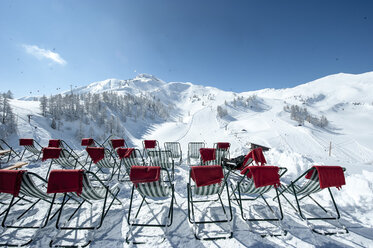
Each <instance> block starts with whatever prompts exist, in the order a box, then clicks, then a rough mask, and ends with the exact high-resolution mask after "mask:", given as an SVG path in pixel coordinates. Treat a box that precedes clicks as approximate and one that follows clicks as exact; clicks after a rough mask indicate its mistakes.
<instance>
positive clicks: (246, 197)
mask: <svg viewBox="0 0 373 248" xmlns="http://www.w3.org/2000/svg"><path fill="white" fill-rule="evenodd" d="M253 167H256V168H259V169H261V168H263V169H266V168H271V167H272V168H273V167H274V166H268V165H266V166H253ZM249 168H250V167H246V169H244V170H243V171H242V173H243V174H242V175H240V176H238V177H236V178H231V182H232V184H231V188H232V195H233V196H234V198H235V200H236V201H237V204H238V206H239V207H240V211H241V217H242V219H243V220H244V221H246V222H250V221H279V224H280V228H281V227H282V224H281V221H282V219H283V218H284V215H283V212H282V206H281V202H280V201H278V207H279V213H280V214H278V213H275V211H274V210H273V209H272V207H271V206H270V205H269V204H268V201H267V200H266V199H265V197H264V196H265V195H264V194H265V193H267V192H269V191H270V190H272V189H275V191H276V195H277V196H278V195H279V193H278V189H277V187H278V186H279V185H276V186H274V185H267V186H260V187H256V185H255V182H254V180H253V178H248V177H247V174H248V173H250V170H249ZM277 168H278V178H281V177H282V176H283V175H284V174H285V173H286V172H287V169H286V168H284V167H277ZM259 173H262V176H261V175H260V174H259V175H258V176H259V177H261V178H265V177H264V176H263V172H260V171H259ZM264 173H265V171H264ZM236 192H237V193H238V197H237V195H236ZM259 198H261V199H262V200H263V201H264V203H265V204H266V206H267V207H268V209H269V210H270V211H271V213H273V215H274V216H275V217H273V218H249V217H247V215H246V213H245V212H247V211H245V210H247V207H245V206H244V203H245V202H248V201H251V202H253V201H256V200H258V199H259ZM281 229H282V228H281ZM259 234H260V235H261V236H262V237H265V236H267V235H269V236H284V235H286V234H287V231H285V230H281V232H280V233H270V232H268V231H267V232H266V233H259Z"/></svg>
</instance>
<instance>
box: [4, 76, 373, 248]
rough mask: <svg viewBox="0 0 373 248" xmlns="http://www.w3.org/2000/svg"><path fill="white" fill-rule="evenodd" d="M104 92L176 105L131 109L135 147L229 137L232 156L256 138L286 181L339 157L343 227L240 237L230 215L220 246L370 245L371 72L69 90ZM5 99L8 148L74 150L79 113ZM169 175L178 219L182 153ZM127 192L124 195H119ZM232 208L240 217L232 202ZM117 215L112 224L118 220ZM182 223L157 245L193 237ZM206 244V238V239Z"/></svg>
mask: <svg viewBox="0 0 373 248" xmlns="http://www.w3.org/2000/svg"><path fill="white" fill-rule="evenodd" d="M103 92H111V93H113V92H115V93H117V94H133V95H137V96H140V95H141V96H145V97H149V98H154V99H155V100H157V101H160V102H162V103H164V104H165V105H172V106H174V107H173V108H172V109H170V111H171V113H170V118H168V119H166V120H164V121H159V120H158V121H153V120H152V119H149V118H146V119H143V120H137V121H135V120H133V119H131V118H129V119H127V121H126V122H125V123H122V128H123V130H125V131H124V133H125V136H126V139H128V141H129V143H130V144H132V145H134V146H138V147H142V143H141V142H142V140H144V139H156V140H158V141H159V142H161V143H163V142H166V141H178V142H180V143H181V146H182V150H183V155H184V158H186V154H187V147H188V142H191V141H204V142H206V144H207V147H211V146H212V145H213V143H215V142H219V141H226V142H230V143H231V157H235V156H238V155H241V154H245V153H247V152H248V150H249V147H250V143H257V144H262V145H264V146H268V147H271V150H270V151H268V152H267V153H266V154H265V156H266V158H267V161H268V162H269V163H270V164H274V165H278V166H283V167H286V168H288V172H287V174H286V175H285V177H284V178H283V180H284V182H290V180H292V179H294V178H295V177H296V176H298V175H300V174H301V173H302V172H303V171H305V170H306V169H307V168H309V167H310V166H311V165H313V164H328V165H341V166H343V167H345V168H346V169H347V171H346V175H347V177H346V183H347V184H346V186H344V187H343V188H342V190H341V191H337V192H336V193H335V195H336V199H337V201H338V204H339V205H340V206H341V212H342V213H341V214H342V220H341V222H343V224H345V225H346V226H347V227H348V228H350V234H348V235H344V236H339V237H335V238H326V237H321V238H320V237H319V236H317V237H314V236H311V238H309V236H310V235H311V234H310V233H308V232H306V233H302V232H304V230H303V231H299V230H298V231H297V230H292V232H293V233H292V234H290V237H289V236H288V237H287V238H285V239H277V238H270V239H268V240H263V239H261V238H259V239H258V238H257V237H256V236H255V235H250V237H249V238H248V237H247V232H245V231H240V230H247V228H246V229H245V228H244V225H245V223H236V225H237V226H238V227H237V229H239V230H238V231H237V233H238V234H237V236H236V238H234V239H232V240H227V241H218V242H217V245H218V246H226V245H234V246H237V247H243V246H253V245H263V246H284V247H287V246H290V245H292V246H297V247H298V246H304V245H306V246H326V245H328V244H330V242H332V243H334V244H335V245H337V246H343V247H345V246H355V245H357V244H359V245H361V246H363V247H368V246H370V247H372V246H373V235H372V232H371V231H372V228H373V210H372V209H373V184H372V182H373V131H372V130H373V129H372V128H371V127H372V125H373V94H372V92H373V72H368V73H364V74H359V75H352V74H343V73H340V74H336V75H331V76H327V77H324V78H321V79H318V80H315V81H312V82H309V83H306V84H303V85H299V86H297V87H294V88H287V89H262V90H258V91H251V92H242V93H234V92H226V91H223V90H220V89H217V88H214V87H205V86H201V85H194V84H192V83H183V82H164V81H162V80H160V79H158V78H156V77H155V76H151V75H146V74H140V75H138V76H137V77H136V78H134V79H129V80H117V79H108V80H104V81H101V82H94V83H92V84H89V85H88V86H85V87H80V88H78V89H74V91H73V93H74V94H84V93H92V94H99V93H103ZM69 93H70V92H66V94H69ZM11 104H12V108H13V111H14V112H15V113H16V114H17V116H18V120H17V123H18V129H17V133H16V134H15V135H13V136H11V137H10V138H9V140H10V143H12V144H13V145H14V146H15V147H18V144H17V139H18V138H19V137H27V138H34V139H36V140H38V141H39V142H40V143H41V144H42V145H46V144H47V142H48V139H51V138H62V139H64V140H65V141H67V142H68V143H70V144H71V145H72V146H73V147H74V148H76V149H81V147H80V144H79V141H78V140H77V139H76V138H75V134H76V130H77V129H78V128H79V125H78V124H77V122H71V123H68V122H66V123H65V124H64V128H63V129H61V130H55V129H52V128H51V127H50V120H48V119H47V118H45V117H43V116H41V114H40V112H41V111H40V108H39V102H35V101H23V100H12V101H11ZM295 106H297V107H295ZM291 108H299V110H300V112H299V113H298V116H296V117H297V118H298V117H299V118H303V117H304V120H303V121H302V120H299V119H294V118H293V119H292V118H291V115H292V113H291ZM305 109H306V110H305ZM115 113H116V112H112V113H111V114H115ZM29 114H32V119H31V122H30V123H28V121H27V115H29ZM322 117H325V118H326V119H327V125H321V124H320V125H318V124H317V123H320V120H321V118H322ZM311 119H312V120H313V121H311ZM80 128H81V127H80ZM83 128H84V127H83ZM94 128H95V129H97V130H99V129H100V128H99V127H94ZM86 135H88V133H87V134H86ZM176 180H179V182H180V183H178V184H177V185H176V191H177V192H178V194H179V195H178V196H177V201H178V204H179V206H180V208H181V209H182V210H181V212H179V215H180V216H179V217H177V218H176V220H177V221H176V222H179V224H180V223H182V222H181V220H180V221H178V218H180V219H181V218H184V217H185V216H184V215H183V211H186V210H185V209H184V208H185V207H186V206H187V205H186V199H185V195H186V192H185V185H186V182H187V180H188V165H186V161H184V163H183V165H182V166H181V167H180V168H179V169H178V170H177V176H176ZM127 191H128V189H127ZM127 193H128V192H126V193H123V194H125V195H126V196H127V195H128V194H127ZM320 200H321V201H322V202H326V203H328V202H329V201H330V200H329V198H328V196H327V195H326V194H324V195H322V196H320ZM285 208H286V209H285V210H286V211H288V212H289V213H291V214H290V217H289V216H288V217H285V223H286V225H288V226H290V228H292V224H294V222H299V219H298V217H297V215H296V214H294V213H293V211H292V210H291V208H289V207H288V206H287V207H285ZM236 210H237V212H236V215H237V216H236V218H237V219H239V209H238V208H237V209H236ZM181 215H182V216H181ZM112 219H113V220H114V218H112ZM115 223H117V225H119V224H118V221H115ZM123 223H124V222H123ZM120 225H122V224H120ZM125 225H126V224H123V226H124V227H123V228H125ZM180 225H181V226H183V228H180V227H175V229H173V231H172V232H174V234H175V237H177V238H175V240H174V239H173V241H172V242H169V243H167V244H165V243H164V244H163V245H165V246H187V245H188V244H190V245H192V246H196V245H201V244H197V243H198V242H194V240H192V241H190V240H189V239H188V240H187V239H186V238H183V237H184V236H185V235H183V234H182V232H183V229H184V227H185V226H186V227H187V226H188V225H187V224H180ZM113 235H114V236H115V232H114V234H111V236H113ZM109 236H110V235H109ZM103 239H104V238H103ZM113 239H114V240H115V239H116V238H115V237H114V238H113ZM119 239H120V237H119ZM191 239H193V238H192V236H191ZM251 239H252V240H251ZM113 243H115V242H114V241H113ZM97 244H99V242H98V243H97ZM204 245H205V244H204ZM206 245H207V246H213V244H212V243H206Z"/></svg>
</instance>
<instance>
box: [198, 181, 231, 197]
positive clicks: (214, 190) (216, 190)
mask: <svg viewBox="0 0 373 248" xmlns="http://www.w3.org/2000/svg"><path fill="white" fill-rule="evenodd" d="M191 188H192V190H193V193H194V194H196V195H205V196H207V195H215V194H221V192H222V191H223V189H224V184H223V183H221V184H219V183H216V184H212V185H208V186H201V187H196V186H192V187H191Z"/></svg>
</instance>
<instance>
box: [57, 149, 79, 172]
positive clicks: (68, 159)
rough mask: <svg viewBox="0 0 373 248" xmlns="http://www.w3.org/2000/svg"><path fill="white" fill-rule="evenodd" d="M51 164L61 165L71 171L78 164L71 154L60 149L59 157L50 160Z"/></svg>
mask: <svg viewBox="0 0 373 248" xmlns="http://www.w3.org/2000/svg"><path fill="white" fill-rule="evenodd" d="M52 161H53V163H55V164H58V165H61V166H62V167H64V168H66V169H73V168H75V167H76V164H77V163H78V158H77V157H75V156H74V155H73V154H72V153H70V152H68V151H67V150H66V149H64V148H62V150H61V153H60V157H59V158H55V159H52Z"/></svg>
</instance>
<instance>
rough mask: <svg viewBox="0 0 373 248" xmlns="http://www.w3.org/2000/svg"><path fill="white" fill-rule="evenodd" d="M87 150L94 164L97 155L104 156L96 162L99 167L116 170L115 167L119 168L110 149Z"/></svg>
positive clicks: (90, 148) (88, 148) (94, 148)
mask: <svg viewBox="0 0 373 248" xmlns="http://www.w3.org/2000/svg"><path fill="white" fill-rule="evenodd" d="M86 150H87V152H88V155H89V156H90V158H91V159H92V162H94V161H95V159H96V158H94V156H95V155H94V154H95V153H99V154H100V155H102V157H101V158H100V160H98V161H96V162H95V164H96V165H97V166H98V167H101V168H114V167H115V166H117V163H116V160H115V158H114V156H113V154H112V153H111V151H110V150H109V149H107V148H104V147H87V148H86Z"/></svg>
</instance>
